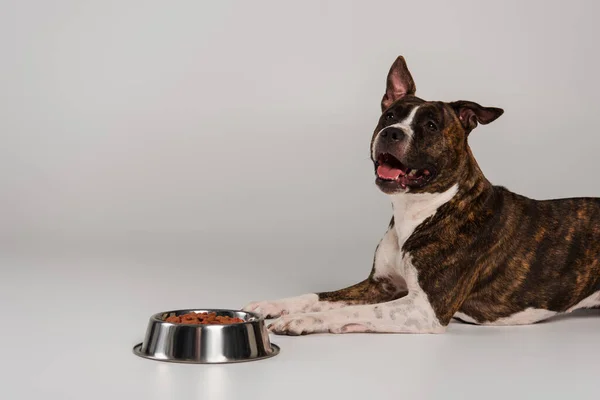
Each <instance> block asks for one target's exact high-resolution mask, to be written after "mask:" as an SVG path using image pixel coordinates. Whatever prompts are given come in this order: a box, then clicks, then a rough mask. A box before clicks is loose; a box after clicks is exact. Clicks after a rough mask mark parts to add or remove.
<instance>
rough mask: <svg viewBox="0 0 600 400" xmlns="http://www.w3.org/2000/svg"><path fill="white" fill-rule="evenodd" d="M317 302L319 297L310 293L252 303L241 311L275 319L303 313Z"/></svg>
mask: <svg viewBox="0 0 600 400" xmlns="http://www.w3.org/2000/svg"><path fill="white" fill-rule="evenodd" d="M318 301H319V297H318V296H317V295H316V294H314V293H310V294H305V295H302V296H297V297H289V298H286V299H281V300H275V301H257V302H253V303H250V304H248V305H247V306H245V307H243V308H242V311H247V312H253V313H256V314H259V315H260V316H262V317H263V318H277V317H280V316H282V315H287V314H298V313H302V312H305V311H307V310H308V309H309V308H310V307H311V306H313V305H314V304H316V303H317V302H318Z"/></svg>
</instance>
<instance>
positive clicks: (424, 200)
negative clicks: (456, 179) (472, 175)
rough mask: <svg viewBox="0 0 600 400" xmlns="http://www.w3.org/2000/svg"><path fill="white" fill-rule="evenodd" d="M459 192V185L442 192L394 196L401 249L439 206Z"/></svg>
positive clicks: (395, 217)
mask: <svg viewBox="0 0 600 400" xmlns="http://www.w3.org/2000/svg"><path fill="white" fill-rule="evenodd" d="M456 192H458V185H454V186H452V187H451V188H450V189H448V190H446V191H445V192H441V193H402V194H398V195H395V196H392V206H393V207H394V222H395V226H394V227H395V229H396V233H397V235H398V245H399V247H400V250H402V246H403V245H404V242H406V240H407V239H408V238H409V237H410V235H412V233H413V232H414V231H415V229H416V228H417V227H418V226H419V225H421V224H422V223H423V221H425V220H426V219H427V218H429V217H431V216H433V215H434V214H435V213H436V211H437V210H438V208H440V207H441V206H442V205H444V204H445V203H447V202H448V201H450V199H452V197H454V195H455V194H456Z"/></svg>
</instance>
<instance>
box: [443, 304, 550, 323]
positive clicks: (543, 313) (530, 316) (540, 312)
mask: <svg viewBox="0 0 600 400" xmlns="http://www.w3.org/2000/svg"><path fill="white" fill-rule="evenodd" d="M556 314H558V313H557V312H555V311H550V310H544V309H541V308H527V309H525V310H523V311H519V312H517V313H514V314H513V315H509V316H508V317H504V318H498V319H497V320H495V321H487V322H483V323H480V322H477V321H476V320H475V319H473V318H471V317H470V316H468V315H467V314H465V313H462V312H457V313H456V314H454V316H455V317H456V318H458V319H461V320H463V321H465V322H470V323H472V324H477V325H488V326H502V325H529V324H534V323H536V322H539V321H543V320H545V319H548V318H550V317H553V316H555V315H556Z"/></svg>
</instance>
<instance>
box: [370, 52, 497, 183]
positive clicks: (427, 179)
mask: <svg viewBox="0 0 600 400" xmlns="http://www.w3.org/2000/svg"><path fill="white" fill-rule="evenodd" d="M415 92H416V86H415V83H414V80H413V78H412V76H411V74H410V72H409V71H408V68H407V66H406V62H405V61H404V58H403V57H401V56H400V57H398V58H397V59H396V61H395V62H394V64H393V65H392V67H391V68H390V71H389V74H388V77H387V87H386V91H385V95H384V96H383V99H382V100H381V110H382V115H381V117H380V119H379V123H378V124H377V127H376V128H375V132H374V133H373V138H372V140H371V158H372V160H373V162H374V164H375V173H376V176H377V179H376V183H377V185H378V186H379V188H380V189H381V190H382V191H383V192H384V193H387V194H395V193H404V192H411V193H423V192H442V191H445V190H447V189H449V188H450V187H451V186H453V185H454V184H456V183H457V182H459V180H460V177H461V175H462V174H463V172H464V171H463V169H464V168H465V162H464V161H465V160H466V159H468V157H469V156H470V150H469V149H468V145H467V137H468V135H469V133H470V132H471V131H472V130H473V129H474V128H475V127H476V126H477V124H489V123H490V122H492V121H494V120H495V119H497V118H498V117H500V116H501V115H502V114H503V112H504V111H503V110H502V109H500V108H494V107H482V106H480V105H479V104H477V103H474V102H472V101H463V100H461V101H455V102H451V103H444V102H441V101H425V100H423V99H420V98H418V97H416V96H415Z"/></svg>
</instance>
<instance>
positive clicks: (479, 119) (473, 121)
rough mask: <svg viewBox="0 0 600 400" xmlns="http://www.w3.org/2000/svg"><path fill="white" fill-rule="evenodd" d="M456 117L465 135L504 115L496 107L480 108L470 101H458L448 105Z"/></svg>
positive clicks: (501, 110)
mask: <svg viewBox="0 0 600 400" xmlns="http://www.w3.org/2000/svg"><path fill="white" fill-rule="evenodd" d="M449 104H450V106H451V107H452V108H453V109H454V112H455V113H456V115H457V116H458V119H459V120H460V123H461V124H462V126H463V128H464V129H465V132H467V134H468V133H469V132H471V131H472V130H473V129H475V128H476V127H477V124H478V123H479V124H482V125H486V124H489V123H490V122H493V121H495V120H496V119H498V117H500V116H501V115H502V114H504V110H503V109H501V108H496V107H482V106H480V105H479V104H477V103H474V102H472V101H465V100H459V101H454V102H452V103H449Z"/></svg>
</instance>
